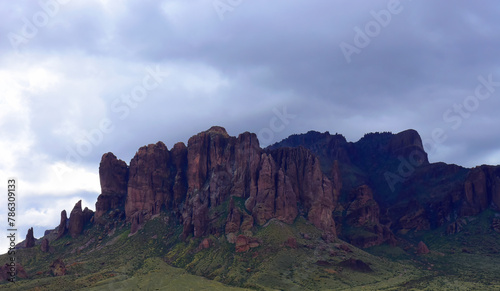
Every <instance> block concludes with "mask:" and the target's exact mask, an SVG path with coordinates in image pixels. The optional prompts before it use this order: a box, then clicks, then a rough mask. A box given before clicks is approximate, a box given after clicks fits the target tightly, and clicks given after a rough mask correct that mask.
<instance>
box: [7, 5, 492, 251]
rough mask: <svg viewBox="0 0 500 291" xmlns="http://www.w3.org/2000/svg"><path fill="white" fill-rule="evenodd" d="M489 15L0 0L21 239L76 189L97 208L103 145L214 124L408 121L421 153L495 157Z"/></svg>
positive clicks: (121, 153) (268, 133) (476, 9)
mask: <svg viewBox="0 0 500 291" xmlns="http://www.w3.org/2000/svg"><path fill="white" fill-rule="evenodd" d="M498 15H500V4H498V2H497V1H481V5H477V3H474V2H471V1H453V2H451V1H439V2H437V1H411V0H401V1H399V2H398V1H386V0H384V1H373V0H370V1H332V0H321V1H319V0H308V1H298V0H273V1H265V0H251V1H250V0H248V1H247V0H215V1H214V0H170V1H120V0H114V1H111V0H93V1H90V0H85V1H83V0H82V1H78V0H73V1H68V0H58V1H56V0H41V1H28V0H24V1H22V0H17V1H10V0H0V35H1V39H0V106H1V107H0V138H1V139H0V160H1V163H0V177H1V178H2V181H3V182H1V183H2V188H1V189H4V193H6V188H7V178H8V177H17V178H18V184H19V197H18V204H19V205H18V213H17V215H18V216H17V218H18V221H19V223H18V228H19V230H20V231H19V233H18V235H19V236H20V238H19V239H18V241H20V240H23V239H24V238H25V235H26V231H27V228H28V227H30V226H34V227H35V237H37V238H38V237H40V236H41V235H43V231H44V230H45V229H47V228H53V227H55V226H56V225H57V224H58V222H59V218H60V211H61V210H63V209H66V210H67V211H68V214H69V212H70V211H71V209H72V207H73V206H74V204H75V203H76V202H77V201H78V200H80V199H82V200H83V206H84V207H89V208H91V209H95V201H96V198H97V195H98V194H99V192H100V186H99V177H98V167H99V161H100V159H101V156H102V154H103V153H106V152H109V151H111V152H113V153H115V154H116V155H117V156H118V158H120V159H122V160H124V161H126V162H127V163H129V162H130V159H131V158H132V157H133V155H134V154H135V152H136V151H137V149H138V148H139V147H141V146H143V145H146V144H150V143H156V142H157V141H160V140H161V141H163V142H165V144H166V145H167V147H168V148H171V147H172V146H173V145H174V144H175V143H176V142H179V141H182V142H187V140H188V138H189V137H190V136H192V135H194V134H196V133H198V132H200V131H204V130H206V129H208V128H209V127H211V126H212V125H220V126H223V127H225V128H226V129H227V131H228V132H229V134H231V135H234V136H236V135H238V134H239V133H242V132H244V131H250V132H255V133H257V134H258V137H259V139H260V140H261V145H262V146H266V145H269V144H270V143H274V142H277V141H279V140H281V139H283V138H285V137H287V136H288V135H290V134H293V133H304V132H307V131H309V130H317V131H321V132H324V131H330V132H331V133H336V132H338V133H341V134H343V135H344V136H345V137H346V138H347V140H349V141H357V140H358V139H359V138H361V137H362V136H363V134H364V133H367V132H374V131H392V132H394V133H396V132H400V131H402V130H405V129H408V128H413V129H416V130H417V131H418V132H419V133H420V135H421V136H422V138H423V139H424V140H426V143H425V147H426V150H427V151H428V152H429V159H430V161H431V162H438V161H444V162H447V163H455V164H459V165H463V166H467V167H473V166H475V165H480V164H500V147H499V144H500V134H499V131H498V128H499V125H500V117H499V116H500V115H499V114H498V111H499V108H500V67H499V64H500V58H499V53H498V52H499V51H500V20H499V18H498ZM2 200H3V201H4V202H2V203H1V204H0V205H1V207H0V209H1V211H0V217H4V218H5V217H6V215H7V214H6V199H2ZM5 220H6V219H5ZM2 221H4V219H2ZM2 225H5V227H1V228H0V229H1V230H2V235H1V236H2V237H4V238H5V235H6V233H5V229H6V224H5V223H2ZM6 245H7V242H6V241H5V239H2V240H1V241H0V247H1V250H2V252H4V250H6Z"/></svg>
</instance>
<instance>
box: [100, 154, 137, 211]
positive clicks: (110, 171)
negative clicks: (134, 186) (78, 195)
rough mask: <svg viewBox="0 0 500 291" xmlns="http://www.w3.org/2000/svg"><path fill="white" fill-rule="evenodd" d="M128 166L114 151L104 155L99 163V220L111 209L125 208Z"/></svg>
mask: <svg viewBox="0 0 500 291" xmlns="http://www.w3.org/2000/svg"><path fill="white" fill-rule="evenodd" d="M128 175H129V171H128V166H127V164H126V163H125V162H124V161H122V160H118V159H117V158H116V156H115V155H114V154H113V153H107V154H104V155H103V156H102V159H101V163H100V165H99V179H100V182H101V195H99V197H98V198H97V202H96V204H95V208H96V213H95V219H96V220H99V218H100V217H102V215H103V214H104V213H106V212H107V211H109V210H114V209H123V208H124V206H125V199H126V197H127V184H128Z"/></svg>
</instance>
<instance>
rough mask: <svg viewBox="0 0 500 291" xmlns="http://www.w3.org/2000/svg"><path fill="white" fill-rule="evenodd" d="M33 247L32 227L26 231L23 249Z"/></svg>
mask: <svg viewBox="0 0 500 291" xmlns="http://www.w3.org/2000/svg"><path fill="white" fill-rule="evenodd" d="M34 246H35V237H34V236H33V227H32V228H30V229H28V233H27V234H26V240H25V247H26V248H32V247H34Z"/></svg>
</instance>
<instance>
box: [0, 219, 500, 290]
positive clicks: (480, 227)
mask: <svg viewBox="0 0 500 291" xmlns="http://www.w3.org/2000/svg"><path fill="white" fill-rule="evenodd" d="M495 215H497V214H495V213H494V212H485V213H483V214H482V215H481V216H478V217H476V218H474V219H472V220H471V221H469V222H467V225H465V228H464V230H463V231H462V232H461V233H459V234H456V235H453V236H444V235H443V231H442V230H440V229H438V230H436V231H433V232H425V233H424V232H422V233H418V232H417V233H409V234H406V236H405V238H404V239H402V240H401V242H400V244H399V246H397V247H391V246H389V245H381V246H376V247H372V248H368V249H366V250H360V249H358V248H356V247H354V246H352V245H350V244H347V243H345V242H343V241H341V240H336V241H334V242H331V243H328V242H326V241H324V240H323V239H321V232H320V231H319V230H317V229H316V228H315V227H314V226H312V225H311V224H310V223H309V222H307V221H306V220H305V219H303V218H298V219H297V220H296V221H295V223H294V224H293V225H287V224H284V223H282V222H280V221H278V220H271V221H270V222H269V223H268V224H266V225H265V226H263V227H259V228H257V229H256V230H255V233H254V237H256V238H258V241H259V246H257V247H253V248H250V249H249V250H248V251H246V252H241V253H239V252H235V245H234V244H229V243H228V242H227V239H226V237H225V236H222V235H221V236H220V237H216V236H210V237H209V238H207V240H208V241H209V244H208V248H203V247H202V245H203V244H202V239H196V238H190V239H188V240H187V241H181V240H179V239H178V237H179V234H180V233H181V232H182V229H181V228H180V227H178V226H175V225H172V224H169V223H168V222H167V219H166V217H165V216H163V215H162V216H158V217H156V218H154V219H153V220H150V221H149V222H147V223H146V224H145V225H144V227H143V228H142V229H140V230H139V231H138V232H137V233H136V234H134V235H133V236H130V237H129V225H126V224H123V225H122V226H120V227H117V229H116V231H114V232H113V233H112V234H111V235H107V236H104V237H102V236H101V234H102V229H100V228H99V227H97V226H94V227H92V228H90V229H87V230H86V231H85V232H84V235H82V236H81V237H79V238H78V239H71V238H70V237H69V236H66V237H64V238H62V239H60V240H57V241H55V242H54V244H53V245H52V247H53V251H52V253H43V252H41V250H40V248H39V247H38V246H36V247H34V248H31V249H21V250H19V252H18V259H19V261H20V262H21V264H22V265H23V266H24V268H25V270H26V271H27V273H28V274H29V277H30V278H29V279H20V280H19V281H18V282H17V283H15V284H12V283H4V284H3V285H0V288H2V289H11V290H79V289H86V290H357V289H358V290H498V289H499V288H500V275H499V273H498V270H500V254H499V251H500V250H499V244H498V241H499V239H500V235H499V234H498V233H496V232H494V231H493V230H492V229H491V227H489V223H488V221H489V220H491V219H492V217H494V216H495ZM420 240H425V241H426V242H427V244H428V246H429V249H430V250H431V252H430V254H426V255H416V254H415V252H416V242H418V241H420ZM57 258H63V261H64V263H65V265H66V268H67V272H66V275H65V276H61V277H53V276H51V275H50V271H49V266H50V264H51V262H53V261H54V260H55V259H57ZM1 259H2V260H5V259H6V258H5V255H4V256H3V257H2V258H1ZM349 259H353V260H349ZM356 260H360V261H362V262H363V263H359V264H358V263H356ZM365 264H366V265H365Z"/></svg>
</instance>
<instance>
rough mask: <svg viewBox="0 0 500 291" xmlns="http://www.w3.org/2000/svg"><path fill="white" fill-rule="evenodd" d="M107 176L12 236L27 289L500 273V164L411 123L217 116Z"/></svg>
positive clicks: (272, 284) (106, 169)
mask: <svg viewBox="0 0 500 291" xmlns="http://www.w3.org/2000/svg"><path fill="white" fill-rule="evenodd" d="M99 176H100V184H101V194H100V195H99V196H98V198H97V202H96V207H95V208H96V211H95V212H93V211H92V210H89V209H88V208H85V209H82V205H81V201H79V202H78V203H76V205H75V207H74V208H73V209H72V211H71V212H70V213H69V217H68V214H67V212H66V211H65V210H63V211H62V212H61V220H60V224H59V226H58V227H56V228H55V229H53V230H47V231H46V232H45V235H44V237H42V238H40V239H35V238H34V236H33V230H32V229H30V231H29V232H28V234H27V236H26V240H25V241H24V242H22V243H20V244H19V245H18V246H19V249H18V252H17V256H18V258H17V262H18V265H17V274H18V278H27V279H26V280H22V283H21V285H16V286H18V288H19V290H28V289H30V288H35V287H36V288H38V286H39V285H43V286H46V287H47V288H48V289H51V288H52V289H53V288H56V289H57V288H60V286H61V283H60V282H64V284H66V285H65V286H66V287H65V288H66V290H76V289H79V288H85V289H86V288H88V287H92V288H95V289H92V290H102V289H103V288H108V289H107V290H134V289H147V288H152V289H154V288H167V287H166V286H169V288H171V289H172V290H176V288H177V289H178V288H185V287H186V286H197V287H191V288H194V289H199V288H201V287H200V286H207V284H211V286H214V287H213V289H214V290H236V289H238V290H240V289H239V288H240V287H244V288H250V289H257V290H276V289H280V290H283V289H285V290H294V289H296V290H299V289H300V290H332V289H346V288H351V287H360V286H364V287H365V286H366V287H369V288H371V290H380V289H384V288H389V287H391V288H403V289H408V288H411V287H415V288H417V289H418V288H424V287H427V286H429V284H434V285H433V286H435V287H436V286H443V285H442V284H443V282H446V284H451V283H450V282H455V283H453V284H454V285H453V286H455V287H456V286H458V287H460V288H461V287H463V286H469V287H471V288H472V289H474V288H478V289H480V290H489V289H491V290H498V289H495V288H497V287H498V288H500V279H499V278H498V271H497V270H498V268H499V267H500V265H499V263H498V262H500V260H498V258H500V245H499V243H498V242H499V241H500V212H499V210H500V166H487V165H482V166H478V167H475V168H472V169H469V168H464V167H460V166H457V165H449V164H445V163H430V162H429V160H428V157H427V154H426V153H425V151H424V149H423V146H422V141H421V138H420V136H419V134H418V133H417V132H416V131H415V130H411V129H410V130H406V131H403V132H400V133H397V134H392V133H390V132H383V133H369V134H366V135H365V136H364V137H363V138H361V139H360V140H359V141H357V142H348V141H347V140H346V139H345V137H344V136H342V135H339V134H335V135H332V134H330V133H328V132H325V133H319V132H315V131H310V132H308V133H305V134H298V135H292V136H290V137H288V138H286V139H284V140H282V141H281V142H278V143H276V144H273V145H271V146H269V147H267V148H261V147H260V145H259V141H258V139H257V136H256V135H255V134H253V133H249V132H245V133H242V134H240V135H239V136H238V137H233V136H230V135H228V133H227V132H226V130H225V129H224V128H222V127H218V126H215V127H212V128H210V129H209V130H207V131H204V132H201V133H198V134H197V135H195V136H193V137H191V138H190V139H189V141H188V144H187V146H186V145H185V144H184V143H177V144H175V145H174V146H173V148H171V149H170V150H169V149H168V148H167V147H166V146H165V144H164V143H162V142H158V143H156V144H150V145H147V146H143V147H141V148H140V149H139V150H138V151H137V152H136V154H135V156H134V157H133V159H132V160H131V161H130V164H129V165H127V163H125V162H124V161H122V160H119V159H118V158H117V157H116V156H115V155H114V154H113V153H106V154H104V155H103V156H102V159H101V162H100V165H99ZM460 250H461V251H460ZM2 258H3V259H5V260H8V258H7V257H2ZM19 263H20V264H19ZM21 264H22V265H21ZM174 267H175V268H180V269H175V268H174ZM9 268H10V265H8V264H7V265H4V266H3V267H2V270H4V269H5V270H8V269H9ZM2 272H3V271H2ZM185 272H189V273H190V274H191V275H190V276H192V277H189V278H190V279H189V280H184V279H182V278H184V277H182V276H179V275H175V274H184V273H185ZM360 272H361V273H364V274H363V276H360V275H359V273H360ZM4 273H5V272H3V273H2V274H3V275H5V274H6V273H5V274H4ZM464 274H467V275H466V276H464ZM194 275H196V276H194ZM61 276H62V277H61ZM183 276H184V275H183ZM186 276H187V274H186ZM197 276H200V277H197ZM165 278H170V279H168V280H166V279H165ZM186 278H187V277H186ZM207 278H208V279H211V280H212V281H210V280H206V279H207ZM450 278H454V279H450ZM4 279H6V278H4ZM450 280H451V281H450ZM453 280H455V281H453ZM222 283H224V284H229V285H232V286H226V285H222ZM16 284H17V283H16ZM176 284H178V285H176ZM212 284H214V285H212ZM217 284H219V285H217ZM464 284H465V285H464ZM3 286H6V285H2V284H0V289H1V288H2V287H3ZM12 286H14V285H11V286H9V287H12ZM104 286H106V287H104ZM450 286H451V285H450ZM453 286H451V287H453ZM451 287H450V288H451ZM203 288H204V287H203ZM221 288H222V289H221ZM224 288H226V289H224ZM234 288H236V289H234ZM436 288H438V289H441V287H436ZM48 289H47V290H48ZM63 289H64V288H63ZM245 290H248V289H245Z"/></svg>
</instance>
